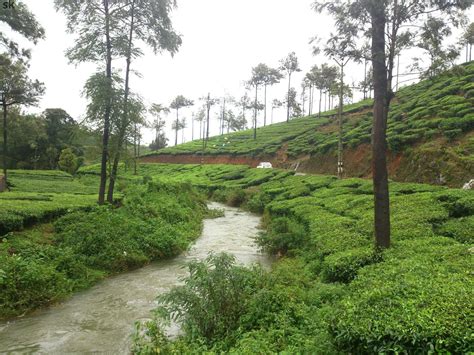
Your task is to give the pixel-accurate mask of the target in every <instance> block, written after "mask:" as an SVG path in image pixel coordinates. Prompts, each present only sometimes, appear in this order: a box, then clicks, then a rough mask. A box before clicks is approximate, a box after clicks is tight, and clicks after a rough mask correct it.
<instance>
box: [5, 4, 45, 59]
mask: <svg viewBox="0 0 474 355" xmlns="http://www.w3.org/2000/svg"><path fill="white" fill-rule="evenodd" d="M0 23H4V24H5V25H7V26H8V27H9V28H10V30H12V31H14V32H16V33H19V34H20V35H22V36H23V37H24V38H26V39H27V40H29V41H32V42H33V43H34V44H36V43H37V41H38V40H40V39H43V38H44V29H43V27H41V25H40V24H39V23H38V21H37V20H36V17H35V16H34V15H33V13H31V11H30V10H29V9H28V7H27V6H26V5H25V4H24V3H23V2H19V1H16V2H15V3H14V6H13V7H9V8H7V9H2V11H0ZM0 47H3V49H4V50H5V51H6V52H7V53H8V54H9V55H10V56H11V57H16V58H18V59H23V60H25V59H26V60H27V59H29V58H30V56H31V52H30V50H28V49H23V48H20V47H19V46H18V44H17V43H16V42H15V41H14V40H11V39H9V38H8V37H7V36H6V35H5V34H4V33H3V32H2V31H0Z"/></svg>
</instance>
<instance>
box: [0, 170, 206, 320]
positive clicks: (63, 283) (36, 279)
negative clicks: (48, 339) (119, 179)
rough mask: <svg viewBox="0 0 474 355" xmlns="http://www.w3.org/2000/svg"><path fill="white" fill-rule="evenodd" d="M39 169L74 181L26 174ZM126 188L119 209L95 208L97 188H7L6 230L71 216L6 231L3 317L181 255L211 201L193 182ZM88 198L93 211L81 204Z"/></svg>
mask: <svg viewBox="0 0 474 355" xmlns="http://www.w3.org/2000/svg"><path fill="white" fill-rule="evenodd" d="M35 173H36V174H38V175H39V176H41V175H43V177H45V178H46V177H52V178H53V180H52V183H54V179H67V180H68V181H69V182H70V183H72V182H73V180H72V177H71V176H70V175H67V174H65V173H62V172H43V174H41V173H38V172H29V173H25V175H27V176H30V177H34V176H35V175H34V174H35ZM20 175H22V174H21V172H20ZM125 194H126V197H125V198H124V200H123V202H122V206H121V207H120V208H113V207H110V206H108V207H95V208H93V207H92V206H93V205H95V202H96V196H95V195H80V194H75V195H74V194H59V193H57V194H49V195H39V194H35V193H16V192H9V193H4V194H1V195H0V198H1V209H0V221H1V222H2V224H1V226H2V228H3V231H9V230H12V229H19V228H20V227H22V226H24V225H25V224H26V223H27V222H28V223H29V224H31V223H33V222H35V223H36V222H39V221H44V219H45V218H46V217H48V218H53V217H54V218H57V217H60V216H61V215H63V214H65V215H64V216H63V217H60V218H59V219H57V220H56V222H54V226H51V225H43V226H39V227H36V228H34V229H30V230H27V231H24V232H17V233H9V234H6V235H5V236H3V238H2V242H1V243H0V285H1V287H2V292H1V294H0V309H1V311H0V318H3V317H10V316H13V315H18V314H21V313H23V312H25V311H29V310H32V309H35V308H37V307H40V306H43V305H45V304H48V303H50V302H55V301H57V300H60V299H62V298H64V297H66V296H68V295H70V294H71V293H72V292H74V291H77V290H80V289H83V288H86V287H89V286H90V285H92V284H93V283H94V282H96V281H97V280H98V279H99V278H102V277H104V276H106V275H109V274H113V273H116V272H119V271H125V270H130V269H133V268H137V267H139V266H143V265H145V264H147V263H149V262H151V261H153V260H159V259H163V258H168V257H171V256H175V255H177V254H179V253H180V252H182V251H183V250H185V249H186V248H187V247H188V245H189V243H190V242H191V241H192V240H193V239H194V238H196V237H197V236H198V235H199V233H200V231H201V220H202V218H203V217H204V214H205V205H204V203H203V201H202V198H201V196H200V195H199V194H198V193H197V192H195V191H194V189H192V188H191V187H190V186H188V185H180V186H175V187H173V186H168V187H166V186H160V185H155V184H153V183H150V184H149V185H132V186H131V187H130V188H129V189H128V190H127V191H126V192H125ZM81 204H83V205H84V207H87V209H88V211H78V210H77V208H78V206H81ZM72 207H74V208H72ZM12 211H15V213H13V212H12ZM4 212H5V213H4ZM17 217H19V218H17Z"/></svg>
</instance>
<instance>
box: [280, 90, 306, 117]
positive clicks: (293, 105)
mask: <svg viewBox="0 0 474 355" xmlns="http://www.w3.org/2000/svg"><path fill="white" fill-rule="evenodd" d="M297 95H298V94H297V92H296V89H295V88H290V94H289V95H288V96H286V97H285V101H284V103H285V104H286V106H287V107H289V108H290V117H299V116H301V113H302V109H301V106H300V105H299V103H298V101H297V100H296V97H297Z"/></svg>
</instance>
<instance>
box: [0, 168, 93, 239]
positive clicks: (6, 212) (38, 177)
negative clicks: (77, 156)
mask: <svg viewBox="0 0 474 355" xmlns="http://www.w3.org/2000/svg"><path fill="white" fill-rule="evenodd" d="M10 182H11V185H12V190H11V191H9V192H4V193H2V194H1V195H0V201H1V203H0V235H2V234H5V233H8V232H10V231H13V230H21V229H22V228H24V227H26V226H30V225H33V224H35V223H39V222H43V221H47V220H50V219H53V218H57V217H59V216H62V215H64V214H66V213H68V212H71V211H72V210H77V209H81V210H82V209H89V208H90V207H91V206H93V205H94V204H95V203H96V200H97V198H96V196H95V193H96V191H97V189H96V187H95V186H96V184H97V183H96V179H95V178H92V180H91V179H84V181H82V179H80V180H79V179H73V178H72V176H71V175H69V174H67V173H65V172H62V171H56V170H54V171H48V170H44V171H37V170H35V171H28V170H12V171H11V172H10ZM86 184H87V185H86Z"/></svg>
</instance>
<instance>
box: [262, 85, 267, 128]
mask: <svg viewBox="0 0 474 355" xmlns="http://www.w3.org/2000/svg"><path fill="white" fill-rule="evenodd" d="M264 95H265V112H264V114H263V127H265V126H266V125H267V85H266V84H265V94H264Z"/></svg>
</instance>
